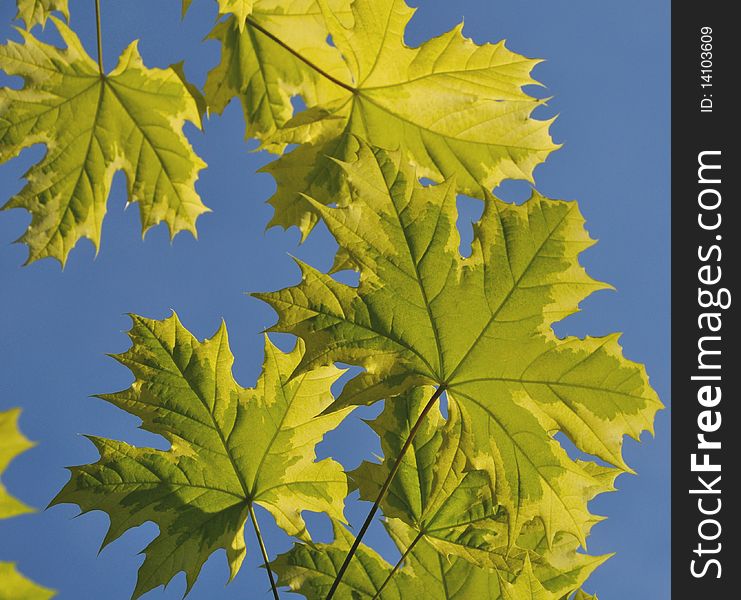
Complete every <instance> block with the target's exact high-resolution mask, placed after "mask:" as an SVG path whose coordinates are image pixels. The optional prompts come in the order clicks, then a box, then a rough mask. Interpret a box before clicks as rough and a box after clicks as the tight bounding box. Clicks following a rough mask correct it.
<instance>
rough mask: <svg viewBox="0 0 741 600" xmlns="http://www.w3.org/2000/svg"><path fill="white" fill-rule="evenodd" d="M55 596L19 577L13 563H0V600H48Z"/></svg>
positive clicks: (51, 592)
mask: <svg viewBox="0 0 741 600" xmlns="http://www.w3.org/2000/svg"><path fill="white" fill-rule="evenodd" d="M55 594H56V593H55V592H54V591H53V590H50V589H47V588H45V587H42V586H40V585H38V584H37V583H34V582H33V581H31V580H30V579H27V578H26V577H24V576H23V575H21V574H20V573H19V572H18V570H17V569H16V568H15V565H14V564H13V563H7V562H0V600H49V598H53V597H54V596H55Z"/></svg>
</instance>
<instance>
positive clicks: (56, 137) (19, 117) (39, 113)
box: [0, 17, 208, 264]
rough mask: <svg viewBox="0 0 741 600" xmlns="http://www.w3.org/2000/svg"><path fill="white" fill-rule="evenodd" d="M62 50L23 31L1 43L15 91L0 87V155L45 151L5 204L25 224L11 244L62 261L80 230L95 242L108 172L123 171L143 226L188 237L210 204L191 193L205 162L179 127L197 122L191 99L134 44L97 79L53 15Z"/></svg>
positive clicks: (34, 255)
mask: <svg viewBox="0 0 741 600" xmlns="http://www.w3.org/2000/svg"><path fill="white" fill-rule="evenodd" d="M51 19H52V21H54V24H55V25H56V27H57V29H58V31H59V33H60V35H61V37H62V39H63V41H64V43H65V45H66V48H64V49H61V48H57V47H55V46H51V45H48V44H45V43H43V42H41V41H39V40H38V39H36V38H35V37H34V36H33V35H31V34H30V33H27V32H24V31H21V32H20V33H21V35H22V37H23V43H16V42H12V41H11V42H8V43H6V44H5V45H2V46H0V61H2V68H3V70H4V71H5V72H6V73H7V74H8V75H18V76H20V77H22V78H23V79H24V82H25V84H24V87H23V88H22V89H20V90H14V89H10V88H0V162H6V161H8V160H10V159H12V158H14V157H15V156H17V155H18V154H19V153H20V152H21V151H22V150H24V149H26V148H29V147H31V146H33V145H35V144H44V145H45V146H46V154H45V156H44V158H43V159H42V160H41V162H39V163H38V164H36V165H34V166H32V167H31V168H30V169H29V171H28V172H27V173H26V179H27V184H26V185H25V187H24V188H23V189H22V190H21V192H20V193H19V194H18V195H16V196H15V197H13V198H11V199H10V201H9V202H8V203H7V204H6V205H5V206H4V207H3V208H4V209H9V208H24V209H26V210H28V211H29V212H30V213H31V216H32V219H31V225H30V226H29V227H28V230H27V231H26V232H25V234H24V235H23V236H22V237H21V238H20V240H19V241H22V242H23V243H25V244H27V245H28V247H29V257H28V262H32V261H35V260H38V259H39V258H44V257H46V256H50V257H53V258H56V259H57V260H58V261H59V262H60V263H62V264H64V262H65V261H66V259H67V255H68V254H69V251H70V250H71V249H72V248H73V247H74V245H75V244H76V243H77V241H78V240H79V239H80V238H82V237H87V238H89V239H90V240H91V241H92V242H93V244H94V245H95V247H96V249H97V248H98V246H99V244H100V234H101V227H102V223H103V217H104V215H105V212H106V201H107V198H108V194H109V191H110V187H111V180H112V179H113V175H114V174H115V173H116V172H117V171H118V170H123V171H124V173H125V174H126V178H127V190H128V199H129V202H138V204H139V213H140V215H141V221H142V231H143V232H146V231H147V230H148V229H149V228H150V227H152V226H154V225H156V224H157V223H159V222H161V221H164V222H165V223H167V226H168V228H169V230H170V234H171V236H174V235H175V234H176V233H177V232H179V231H190V232H191V233H193V234H194V235H195V232H196V229H195V223H196V219H197V218H198V216H199V215H200V214H202V213H204V212H206V211H207V210H208V209H207V208H206V207H205V206H204V205H203V204H202V202H201V200H200V198H199V196H198V194H197V193H196V191H195V187H194V186H195V182H196V179H197V178H198V172H199V171H200V170H201V169H202V168H203V167H204V166H205V163H204V162H203V161H202V160H201V159H200V158H198V156H196V154H195V153H194V152H193V150H192V148H191V146H190V144H189V143H188V140H187V139H186V138H185V136H184V135H183V132H182V128H183V125H184V123H185V121H191V122H192V123H196V124H197V123H199V122H200V117H199V114H198V109H197V107H196V102H195V100H194V99H193V97H192V96H191V94H190V93H189V92H188V90H187V88H186V86H185V85H184V84H183V82H182V81H181V79H180V77H179V76H178V74H177V73H176V72H175V71H174V70H172V69H148V68H146V67H145V66H144V64H143V63H142V59H141V57H140V55H139V52H138V50H137V44H136V42H134V43H132V44H131V45H130V46H129V47H128V48H126V50H124V52H123V54H122V55H121V57H120V59H119V63H118V66H117V67H116V68H115V69H114V70H113V71H111V72H110V73H109V74H107V75H105V76H101V75H100V73H99V71H98V66H97V64H96V62H95V61H94V60H93V59H92V58H90V56H89V55H88V54H87V53H86V52H85V49H84V48H83V47H82V44H81V43H80V40H79V38H78V37H77V35H75V33H74V32H73V31H72V30H71V29H70V28H69V27H68V26H67V25H65V24H64V23H63V22H62V21H60V20H59V19H57V18H55V17H51Z"/></svg>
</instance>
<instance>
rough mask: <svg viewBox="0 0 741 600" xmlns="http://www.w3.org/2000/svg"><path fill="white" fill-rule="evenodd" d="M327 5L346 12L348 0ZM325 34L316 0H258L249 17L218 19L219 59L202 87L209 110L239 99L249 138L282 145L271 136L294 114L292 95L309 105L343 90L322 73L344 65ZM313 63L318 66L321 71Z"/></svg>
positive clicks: (270, 145)
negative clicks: (302, 99) (273, 140)
mask: <svg viewBox="0 0 741 600" xmlns="http://www.w3.org/2000/svg"><path fill="white" fill-rule="evenodd" d="M329 7H330V9H331V10H332V12H333V13H334V14H337V15H349V12H350V8H349V7H350V0H330V1H329ZM232 12H233V11H232ZM327 35H328V31H327V27H326V25H325V23H324V19H323V17H322V13H321V10H320V9H319V6H318V5H317V3H316V0H256V1H255V2H254V6H253V7H252V8H251V10H250V13H249V19H247V17H246V16H245V18H244V19H243V18H240V17H239V16H235V17H232V18H229V19H227V20H225V21H222V22H220V23H218V24H217V25H216V27H215V28H214V30H213V31H212V32H211V34H210V36H209V37H210V38H212V39H215V40H218V41H219V42H220V43H221V61H220V63H219V64H218V65H217V66H216V67H215V68H214V69H213V70H212V71H211V72H210V73H209V74H208V78H207V80H206V86H205V88H204V93H205V95H206V100H207V104H208V107H209V110H210V111H212V112H215V113H218V114H220V113H221V112H222V111H223V110H224V108H225V107H226V105H227V104H228V103H229V102H230V101H231V100H232V99H233V98H239V99H240V101H241V103H242V108H243V110H244V115H245V121H246V123H247V137H257V138H258V139H260V140H262V141H263V143H264V144H265V146H266V147H268V148H270V149H272V150H275V151H280V150H282V148H283V147H284V146H285V144H282V143H277V144H276V143H271V142H270V140H269V138H270V136H271V135H273V134H275V132H276V130H277V129H278V128H279V127H281V126H283V125H284V124H285V123H286V122H287V121H288V120H289V119H290V118H291V117H292V116H293V106H292V104H291V97H292V96H294V95H297V94H300V95H301V96H302V97H303V98H304V99H305V100H306V102H307V103H309V104H311V105H313V104H315V103H317V102H320V101H329V100H332V99H334V98H336V97H338V96H339V95H340V92H342V91H343V90H342V89H341V88H339V87H337V86H336V85H335V84H334V83H332V82H331V81H330V80H329V79H327V77H326V76H325V74H326V75H330V76H331V75H332V74H333V73H334V74H336V75H339V74H340V73H342V71H343V69H344V64H343V62H342V58H341V56H340V54H339V52H338V51H337V49H336V48H333V47H332V46H329V45H328V44H327V43H326V38H327ZM312 65H322V70H323V73H324V74H322V73H320V72H319V71H317V69H316V68H314V67H313V66H312Z"/></svg>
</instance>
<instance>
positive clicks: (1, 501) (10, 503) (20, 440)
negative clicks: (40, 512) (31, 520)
mask: <svg viewBox="0 0 741 600" xmlns="http://www.w3.org/2000/svg"><path fill="white" fill-rule="evenodd" d="M20 414H21V411H20V410H19V409H17V408H14V409H11V410H8V411H5V412H0V476H1V475H2V474H3V472H4V471H5V469H7V467H8V465H9V464H10V461H12V460H13V459H14V458H15V457H16V456H18V455H19V454H21V453H23V452H25V451H26V450H28V449H29V448H33V446H34V444H33V442H30V441H28V440H27V439H26V436H24V435H23V434H22V433H21V432H20V430H19V429H18V417H19V416H20ZM32 511H33V509H32V508H30V507H28V506H26V505H25V504H23V502H21V501H20V500H17V499H16V498H14V497H13V496H11V495H10V494H9V493H8V492H7V490H6V489H5V487H4V486H3V484H2V482H1V481H0V519H8V518H10V517H15V516H16V515H22V514H24V513H28V512H32Z"/></svg>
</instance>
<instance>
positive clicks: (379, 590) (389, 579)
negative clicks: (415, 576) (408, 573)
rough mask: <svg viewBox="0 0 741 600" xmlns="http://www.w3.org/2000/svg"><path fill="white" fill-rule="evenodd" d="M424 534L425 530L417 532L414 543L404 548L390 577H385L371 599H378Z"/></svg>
mask: <svg viewBox="0 0 741 600" xmlns="http://www.w3.org/2000/svg"><path fill="white" fill-rule="evenodd" d="M423 535H424V533H423V532H421V531H420V532H419V533H418V534H417V537H415V538H414V540H412V543H411V544H409V547H408V548H407V549H406V550H404V554H402V555H401V558H400V559H399V560H398V561H397V563H396V564H395V565H394V568H393V569H391V573H389V574H388V577H386V579H384V581H383V583H382V584H381V587H379V588H378V591H377V592H376V593H375V595H374V596H373V598H371V600H376V599H377V598H378V597H379V596H380V595H381V592H383V588H385V587H386V584H387V583H388V582H389V581H391V578H392V577H393V576H394V575H395V574H396V572H397V571H398V570H399V567H401V564H402V563H403V562H404V561H405V560H406V557H407V556H408V555H409V553H410V552H411V551H412V550H413V549H414V547H415V546H416V545H417V542H418V541H419V540H421V539H422V536H423Z"/></svg>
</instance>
